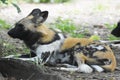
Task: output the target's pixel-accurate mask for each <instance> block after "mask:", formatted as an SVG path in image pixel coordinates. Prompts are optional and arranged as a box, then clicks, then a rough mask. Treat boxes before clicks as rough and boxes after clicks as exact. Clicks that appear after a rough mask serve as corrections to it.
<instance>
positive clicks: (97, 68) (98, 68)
mask: <svg viewBox="0 0 120 80" xmlns="http://www.w3.org/2000/svg"><path fill="white" fill-rule="evenodd" d="M92 67H93V68H95V70H96V71H98V72H103V71H104V69H103V68H102V67H100V66H98V65H92Z"/></svg>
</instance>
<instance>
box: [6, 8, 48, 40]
mask: <svg viewBox="0 0 120 80" xmlns="http://www.w3.org/2000/svg"><path fill="white" fill-rule="evenodd" d="M47 17H48V11H41V10H40V9H34V10H33V11H32V12H31V13H30V14H29V15H28V16H27V17H25V18H23V19H21V20H20V21H18V22H17V23H16V24H15V27H14V28H12V29H11V30H10V31H8V35H9V36H11V37H13V38H18V39H21V40H24V39H25V38H27V36H30V35H31V34H32V33H36V32H37V28H38V27H40V26H41V24H42V23H43V22H44V21H45V20H46V19H47Z"/></svg>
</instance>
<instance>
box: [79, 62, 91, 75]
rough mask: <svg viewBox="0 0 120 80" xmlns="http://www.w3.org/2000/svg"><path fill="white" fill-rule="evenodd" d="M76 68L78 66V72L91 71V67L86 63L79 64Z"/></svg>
mask: <svg viewBox="0 0 120 80" xmlns="http://www.w3.org/2000/svg"><path fill="white" fill-rule="evenodd" d="M78 68H79V72H83V73H91V72H93V69H92V68H91V67H90V66H89V65H87V64H81V65H79V66H78Z"/></svg>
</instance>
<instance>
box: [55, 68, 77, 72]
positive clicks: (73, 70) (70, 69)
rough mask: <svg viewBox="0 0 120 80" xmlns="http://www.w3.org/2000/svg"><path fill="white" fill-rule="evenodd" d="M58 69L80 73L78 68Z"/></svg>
mask: <svg viewBox="0 0 120 80" xmlns="http://www.w3.org/2000/svg"><path fill="white" fill-rule="evenodd" d="M57 69H59V70H63V71H72V72H75V71H78V68H65V67H60V68H57Z"/></svg>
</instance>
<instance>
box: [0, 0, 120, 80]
mask: <svg viewBox="0 0 120 80" xmlns="http://www.w3.org/2000/svg"><path fill="white" fill-rule="evenodd" d="M119 4H120V0H78V1H73V3H64V4H26V3H23V4H20V8H21V10H22V12H21V13H19V14H18V13H17V12H16V9H15V8H14V7H12V6H11V7H7V8H6V7H5V8H0V18H1V19H3V20H5V21H7V22H8V23H10V24H11V25H13V24H14V23H15V22H16V21H18V20H20V19H21V18H23V17H25V16H26V15H27V14H29V12H30V11H31V10H32V9H34V8H40V9H41V10H42V11H43V10H48V11H49V17H48V20H47V21H46V23H54V21H55V19H56V18H57V17H63V18H69V19H72V20H73V21H74V23H75V24H76V25H82V27H83V28H84V27H85V26H88V27H85V28H88V29H89V30H92V29H93V25H104V24H107V23H108V24H115V23H117V22H118V21H119V20H120V5H119ZM94 30H96V31H98V32H100V34H101V36H104V38H106V36H105V35H108V34H110V31H109V30H108V29H106V28H102V29H99V28H97V29H94ZM0 39H2V40H5V41H7V42H8V43H12V44H13V45H15V46H16V47H18V48H17V49H19V48H20V47H22V46H23V43H22V42H21V41H19V40H13V39H12V38H10V37H9V36H8V35H7V30H5V31H4V30H0ZM1 48H2V47H1ZM20 49H21V48H20ZM2 50H4V49H2ZM18 51H21V50H18ZM113 51H114V53H115V55H116V59H117V69H116V70H115V71H114V72H108V73H97V72H95V73H90V74H85V73H78V72H66V71H60V70H56V69H55V68H49V69H50V70H52V71H54V72H55V73H57V74H61V75H63V76H65V77H67V78H69V79H73V80H120V47H113ZM18 53H19V52H18Z"/></svg>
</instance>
